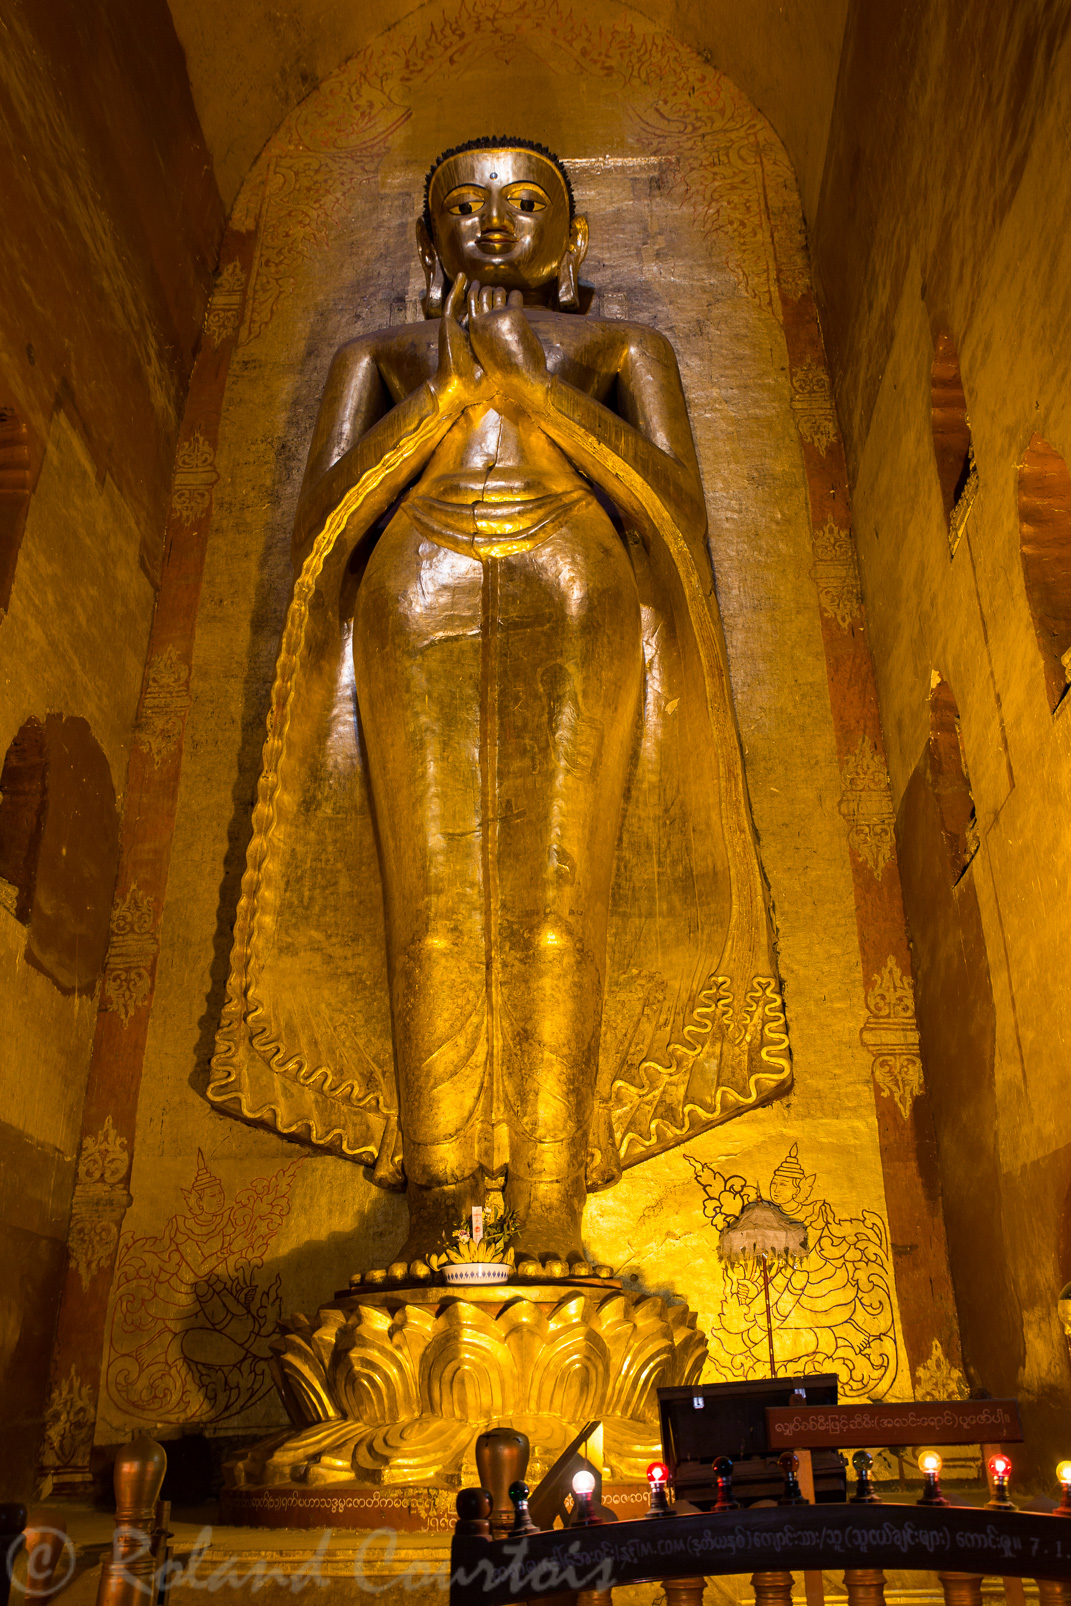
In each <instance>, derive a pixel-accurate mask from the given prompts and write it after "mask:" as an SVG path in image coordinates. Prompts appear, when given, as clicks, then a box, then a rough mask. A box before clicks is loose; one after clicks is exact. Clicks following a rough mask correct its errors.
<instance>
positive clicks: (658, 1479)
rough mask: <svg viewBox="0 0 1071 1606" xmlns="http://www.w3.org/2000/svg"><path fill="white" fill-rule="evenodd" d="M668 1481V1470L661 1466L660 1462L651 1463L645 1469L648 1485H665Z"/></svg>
mask: <svg viewBox="0 0 1071 1606" xmlns="http://www.w3.org/2000/svg"><path fill="white" fill-rule="evenodd" d="M668 1481H669V1468H668V1467H667V1466H663V1464H662V1462H661V1461H652V1462H651V1465H650V1466H649V1467H648V1468H647V1482H648V1483H667V1482H668Z"/></svg>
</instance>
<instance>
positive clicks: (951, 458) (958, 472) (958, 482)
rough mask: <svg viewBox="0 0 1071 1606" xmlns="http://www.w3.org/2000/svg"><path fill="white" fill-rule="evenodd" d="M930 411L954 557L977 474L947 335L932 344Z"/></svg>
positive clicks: (954, 356)
mask: <svg viewBox="0 0 1071 1606" xmlns="http://www.w3.org/2000/svg"><path fill="white" fill-rule="evenodd" d="M930 409H931V411H930V421H931V424H932V427H933V453H934V458H935V460H936V463H937V479H938V483H939V484H940V487H941V503H942V505H943V507H944V513H945V518H946V519H947V521H948V544H949V550H950V551H951V552H953V553H954V552H955V550H956V547H957V546H958V544H959V540H960V537H961V536H962V534H963V528H964V525H965V524H966V522H967V515H968V513H969V512H970V509H971V504H972V502H973V501H974V496H975V492H976V490H977V486H978V474H977V470H976V469H975V466H974V448H973V446H972V444H971V427H970V423H969V422H968V419H967V398H966V395H965V394H964V390H963V376H962V374H961V373H960V366H959V356H958V354H957V352H956V348H955V346H954V345H953V343H952V337H951V336H950V335H947V334H940V335H938V336H937V340H936V342H935V344H934V353H933V366H932V367H931V369H930Z"/></svg>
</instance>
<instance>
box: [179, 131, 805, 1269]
mask: <svg viewBox="0 0 1071 1606" xmlns="http://www.w3.org/2000/svg"><path fill="white" fill-rule="evenodd" d="M417 235H418V244H419V249H420V255H421V261H422V264H423V267H424V272H425V277H426V283H427V292H426V297H425V313H426V319H425V321H424V322H423V323H420V324H409V325H404V326H402V327H393V328H390V329H384V330H380V331H377V332H376V333H373V334H369V335H365V336H361V337H360V338H358V339H356V340H354V341H351V342H350V343H348V344H347V345H345V346H343V347H342V348H341V350H339V351H338V352H337V353H336V355H335V358H334V361H333V363H332V365H331V371H330V374H329V376H328V379H327V383H326V386H325V389H324V394H323V399H322V403H321V407H320V414H319V419H318V422H317V425H316V429H315V434H314V436H313V440H312V445H311V448H310V452H309V458H308V466H307V469H306V473H305V480H304V484H303V487H302V491H301V497H300V502H299V506H298V512H297V520H296V530H295V558H296V563H297V566H298V573H297V579H296V582H295V589H294V597H293V601H292V603H291V607H290V613H289V616H288V620H287V625H286V630H285V633H284V638H283V645H282V649H281V652H280V657H279V660H278V665H277V671H276V680H275V687H274V691H273V705H272V713H271V717H270V721H269V735H268V739H267V742H266V745H265V750H264V769H263V773H262V777H261V783H260V792H259V800H258V804H257V809H256V811H255V814H254V822H253V823H254V832H253V841H252V843H251V846H250V850H249V859H248V869H247V873H246V877H245V880H244V882H243V893H242V901H241V904H240V907H239V911H238V918H237V922H236V927H235V943H234V951H233V956H232V968H231V978H230V986H229V992H228V1002H227V1005H226V1009H225V1012H224V1017H223V1021H222V1024H221V1028H220V1033H219V1037H218V1041H217V1048H216V1055H215V1058H214V1061H213V1073H212V1080H211V1084H210V1087H209V1097H210V1098H211V1099H212V1101H213V1102H214V1103H215V1104H217V1105H218V1106H219V1107H221V1108H223V1109H226V1110H228V1111H229V1112H231V1113H233V1114H235V1115H238V1116H240V1117H242V1118H244V1119H246V1120H252V1121H256V1122H259V1123H260V1124H264V1125H268V1126H270V1127H272V1128H274V1129H276V1130H279V1131H281V1132H285V1133H288V1134H292V1135H294V1136H296V1137H299V1138H301V1139H303V1140H304V1141H307V1142H311V1143H312V1144H314V1145H317V1146H320V1147H324V1148H328V1149H331V1150H333V1151H334V1152H336V1153H341V1154H344V1155H347V1156H349V1157H351V1158H353V1159H354V1160H357V1161H359V1162H361V1163H363V1164H366V1165H368V1166H370V1167H371V1168H372V1176H373V1180H375V1181H377V1182H379V1183H380V1184H382V1185H384V1186H393V1187H398V1186H404V1187H405V1189H406V1194H407V1200H408V1205H409V1214H410V1232H409V1237H408V1239H407V1241H406V1243H405V1244H404V1246H403V1247H402V1248H401V1249H400V1250H399V1252H398V1254H397V1256H396V1262H405V1263H406V1264H407V1265H411V1266H414V1267H415V1268H418V1269H419V1274H423V1273H424V1271H425V1264H426V1261H427V1258H428V1256H429V1254H430V1253H431V1252H432V1251H433V1250H435V1249H436V1248H437V1247H438V1246H439V1245H440V1244H441V1242H442V1240H443V1237H444V1234H446V1233H447V1232H448V1231H449V1229H450V1228H451V1227H452V1226H453V1225H454V1224H455V1223H456V1222H457V1221H458V1219H460V1218H461V1217H462V1216H464V1215H465V1214H466V1213H467V1212H468V1210H469V1209H470V1207H471V1206H473V1205H476V1204H480V1203H482V1202H483V1200H484V1197H485V1193H486V1191H487V1190H488V1189H489V1188H492V1189H497V1188H502V1189H503V1190H504V1195H505V1205H506V1208H507V1209H508V1210H511V1211H514V1212H515V1213H516V1217H517V1220H518V1231H517V1235H516V1240H515V1248H516V1251H517V1258H518V1260H524V1259H529V1260H540V1259H553V1260H560V1261H566V1262H568V1261H570V1260H572V1261H576V1260H581V1259H583V1258H584V1253H583V1246H582V1234H581V1222H582V1214H583V1208H584V1201H585V1198H586V1194H587V1192H588V1190H589V1189H590V1188H593V1187H602V1186H607V1185H609V1184H611V1183H612V1182H614V1181H616V1180H617V1178H618V1177H619V1176H620V1173H621V1168H622V1166H623V1165H629V1164H632V1163H635V1162H636V1161H639V1160H642V1159H645V1158H647V1157H648V1156H649V1155H651V1154H654V1153H657V1152H659V1151H660V1150H663V1149H665V1148H667V1147H669V1146H671V1145H672V1144H675V1143H679V1142H681V1141H683V1139H684V1138H686V1137H690V1136H691V1135H693V1134H694V1133H695V1132H697V1131H700V1130H702V1129H703V1128H704V1127H708V1126H711V1125H713V1124H715V1123H716V1122H718V1121H723V1120H725V1119H727V1118H728V1117H730V1116H731V1115H734V1114H736V1113H738V1112H739V1111H740V1110H742V1109H744V1108H748V1107H753V1106H754V1105H755V1104H757V1103H760V1102H763V1101H765V1100H767V1099H769V1098H770V1097H773V1096H775V1095H776V1094H778V1093H780V1092H781V1091H783V1090H784V1089H785V1088H787V1086H788V1085H789V1080H790V1074H791V1073H790V1069H789V1063H788V1055H787V1037H786V1035H785V1032H784V1014H783V1009H782V1006H781V1003H780V994H779V989H778V985H777V982H776V971H775V968H774V964H773V960H772V953H771V939H770V931H769V924H768V918H767V911H766V903H765V897H764V886H763V881H762V875H761V870H760V868H759V864H758V859H757V854H756V850H755V845H754V840H753V835H752V831H751V825H750V816H749V811H748V805H747V799H746V791H745V786H744V780H743V772H742V764H741V757H740V751H739V742H738V737H737V734H736V729H735V724H734V720H733V714H732V703H731V696H730V691H729V682H728V674H727V669H726V663H725V652H724V645H723V642H722V638H721V632H720V625H719V621H718V617H717V610H716V603H715V600H714V596H713V585H712V577H711V571H710V563H709V558H708V555H707V550H706V527H707V520H706V509H705V506H704V500H703V490H702V485H701V482H700V476H699V469H698V464H697V461H696V453H695V447H694V444H693V440H692V434H691V430H690V427H689V422H688V412H687V407H686V403H685V399H684V394H683V391H682V388H681V381H680V375H679V372H678V368H677V363H676V359H675V357H674V354H673V350H672V348H671V346H670V345H669V343H668V341H667V340H666V339H665V338H664V337H663V336H662V335H660V334H659V333H657V332H656V331H655V330H653V329H650V328H647V327H644V326H642V325H639V324H634V323H626V322H618V321H613V320H608V319H601V318H595V317H591V316H589V315H585V313H584V304H585V302H587V301H589V300H590V292H589V291H587V290H586V287H583V286H581V285H580V284H579V280H578V272H579V269H580V266H581V263H582V262H583V260H584V255H585V251H586V248H587V239H588V229H587V223H586V221H585V219H584V218H582V217H579V216H577V215H576V214H575V209H574V203H573V194H572V188H571V185H570V182H569V179H568V176H567V174H566V171H565V169H564V167H563V166H562V164H561V162H559V161H558V159H557V158H556V157H554V156H553V155H551V154H550V153H549V152H548V151H546V150H544V149H543V148H542V147H540V146H537V145H533V144H531V143H530V142H527V141H524V140H515V139H499V138H495V139H484V140H478V141H474V142H472V143H471V144H469V145H466V146H463V147H460V148H458V149H456V150H453V151H448V152H447V153H446V154H445V155H444V156H442V157H440V159H439V160H438V161H437V162H436V163H435V165H434V167H433V168H432V170H431V173H430V174H429V176H428V181H427V187H426V206H425V211H424V216H423V218H422V219H421V220H420V221H419V222H418V225H417Z"/></svg>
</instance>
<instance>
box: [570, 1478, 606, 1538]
mask: <svg viewBox="0 0 1071 1606" xmlns="http://www.w3.org/2000/svg"><path fill="white" fill-rule="evenodd" d="M594 1493H595V1474H594V1472H588V1471H587V1469H586V1468H585V1467H581V1469H580V1471H579V1472H574V1473H573V1503H574V1506H575V1510H574V1513H573V1520H572V1522H571V1523H570V1524H569V1526H570V1527H571V1528H591V1527H593V1526H594V1524H595V1523H597V1522H598V1521H599V1519H598V1517H596V1516H595V1514H594V1512H593V1511H592V1509H591V1497H592V1495H593V1494H594Z"/></svg>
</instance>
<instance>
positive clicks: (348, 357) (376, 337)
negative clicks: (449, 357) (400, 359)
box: [332, 319, 439, 368]
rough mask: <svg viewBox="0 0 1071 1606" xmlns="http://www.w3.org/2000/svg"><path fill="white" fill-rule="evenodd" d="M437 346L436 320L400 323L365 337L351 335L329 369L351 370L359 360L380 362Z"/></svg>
mask: <svg viewBox="0 0 1071 1606" xmlns="http://www.w3.org/2000/svg"><path fill="white" fill-rule="evenodd" d="M438 343H439V324H438V320H437V319H435V320H431V319H429V320H428V321H426V322H422V323H403V324H395V325H392V326H391V327H390V328H388V329H371V330H369V331H368V333H367V334H360V335H354V337H353V339H352V340H347V341H346V342H345V343H344V344H343V345H341V346H339V348H338V350H337V351H336V352H335V355H334V358H333V359H332V362H333V365H335V366H338V367H343V368H350V367H353V366H354V365H355V364H357V363H360V362H361V360H362V359H363V358H366V357H372V358H380V357H382V356H385V355H387V354H388V353H392V354H394V353H398V354H400V353H402V352H413V353H422V352H424V351H427V350H429V349H434V348H435V347H436V346H437V345H438Z"/></svg>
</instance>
